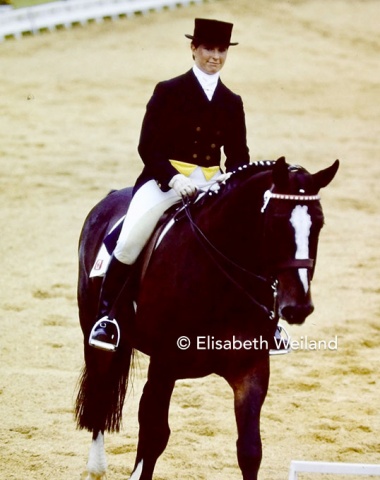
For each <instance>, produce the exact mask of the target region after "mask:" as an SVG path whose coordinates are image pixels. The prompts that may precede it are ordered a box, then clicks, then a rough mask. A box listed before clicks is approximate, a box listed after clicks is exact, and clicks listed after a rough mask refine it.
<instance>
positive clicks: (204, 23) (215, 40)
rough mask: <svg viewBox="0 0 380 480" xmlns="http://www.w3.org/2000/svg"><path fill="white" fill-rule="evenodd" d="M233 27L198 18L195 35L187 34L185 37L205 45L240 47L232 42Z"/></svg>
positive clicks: (217, 21)
mask: <svg viewBox="0 0 380 480" xmlns="http://www.w3.org/2000/svg"><path fill="white" fill-rule="evenodd" d="M232 27H233V24H232V23H227V22H221V21H219V20H209V19H207V18H196V19H195V25H194V35H186V34H185V37H187V38H190V39H191V40H193V41H196V42H198V43H199V44H204V45H225V46H230V45H238V43H236V42H235V43H231V42H230V40H231V33H232Z"/></svg>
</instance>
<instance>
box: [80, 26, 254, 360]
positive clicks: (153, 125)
mask: <svg viewBox="0 0 380 480" xmlns="http://www.w3.org/2000/svg"><path fill="white" fill-rule="evenodd" d="M232 28H233V25H232V24H231V23H227V22H222V21H218V20H210V19H204V18H196V19H195V25H194V34H193V35H186V37H187V38H189V39H191V44H190V48H191V52H192V57H193V60H194V65H193V67H192V68H191V69H190V70H189V71H188V72H186V73H185V74H183V75H180V76H178V77H175V78H173V79H171V80H167V81H163V82H160V83H158V85H157V86H156V88H155V90H154V92H153V96H152V97H151V99H150V101H149V102H148V105H147V108H146V113H145V117H144V120H143V124H142V128H141V136H140V142H139V146H138V151H139V154H140V156H141V159H142V161H143V163H144V169H143V171H142V173H141V175H140V176H139V178H138V180H137V182H136V185H135V189H134V196H133V199H132V202H131V205H130V207H129V210H128V213H127V215H126V218H125V220H124V223H123V227H122V230H121V234H120V237H119V240H118V243H117V246H116V248H115V251H114V252H113V255H112V257H111V260H110V263H109V266H108V269H107V272H106V274H105V277H104V279H103V284H102V288H101V293H100V301H99V311H98V317H97V319H98V321H97V322H96V323H95V325H94V328H93V329H92V331H91V334H90V338H89V343H90V345H92V346H94V347H97V348H101V349H105V350H110V351H112V350H115V349H116V348H117V345H118V343H119V337H120V333H119V332H120V331H119V326H118V324H117V321H116V319H113V318H108V315H109V313H110V310H111V308H112V305H113V303H114V301H115V300H116V298H117V297H118V295H119V292H120V289H121V288H122V285H123V284H124V283H125V281H126V279H127V278H128V276H129V275H130V272H131V270H132V269H131V265H133V264H134V263H135V261H136V259H137V257H138V255H139V254H140V252H141V250H142V249H143V247H144V245H145V243H146V242H147V240H148V239H149V237H150V236H151V234H152V232H153V230H154V228H155V226H156V224H157V222H158V220H159V218H160V217H161V215H162V214H163V213H164V211H165V210H167V209H168V208H169V207H170V206H172V205H173V204H175V203H176V202H178V201H180V199H181V197H185V198H186V197H193V196H195V195H196V193H197V191H198V189H200V188H202V187H205V186H207V185H212V184H214V183H215V182H218V181H219V182H220V181H223V180H224V179H225V178H226V175H228V172H230V171H232V170H235V169H236V168H238V167H239V166H240V165H243V164H247V163H249V149H248V146H247V140H246V123H245V114H244V109H243V102H242V99H241V97H240V96H239V95H237V94H235V93H233V92H232V91H231V90H229V89H228V88H227V87H226V86H225V85H224V84H223V83H222V81H221V80H220V78H219V75H220V70H221V69H222V67H223V66H224V63H225V61H226V58H227V53H228V49H229V47H230V46H231V45H237V43H231V41H230V40H231V33H232ZM221 149H223V151H224V155H225V163H224V169H223V170H222V165H221ZM224 171H225V172H227V173H223V172H224Z"/></svg>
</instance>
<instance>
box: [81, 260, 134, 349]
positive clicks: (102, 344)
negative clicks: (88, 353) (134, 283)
mask: <svg viewBox="0 0 380 480" xmlns="http://www.w3.org/2000/svg"><path fill="white" fill-rule="evenodd" d="M130 270H131V265H126V264H125V263H122V262H120V261H119V260H118V259H117V258H116V257H115V256H114V255H112V257H111V260H110V263H109V265H108V268H107V271H106V274H105V276H104V279H103V283H102V288H101V291H100V299H99V309H98V315H97V319H98V320H97V322H96V323H95V325H94V326H93V328H92V330H91V333H90V338H89V344H90V345H91V346H92V347H95V348H100V349H101V350H107V351H115V350H116V348H117V347H118V345H119V341H120V328H119V325H118V323H117V321H116V320H115V319H114V318H109V314H110V311H111V309H112V306H113V304H114V303H115V301H116V299H117V297H118V296H119V294H120V291H121V289H122V288H123V286H124V285H125V282H126V281H127V279H128V277H129V275H130Z"/></svg>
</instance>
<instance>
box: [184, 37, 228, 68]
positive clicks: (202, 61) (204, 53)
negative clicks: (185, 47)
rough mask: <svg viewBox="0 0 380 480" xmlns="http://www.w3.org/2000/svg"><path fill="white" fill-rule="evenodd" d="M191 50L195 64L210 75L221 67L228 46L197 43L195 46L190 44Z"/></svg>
mask: <svg viewBox="0 0 380 480" xmlns="http://www.w3.org/2000/svg"><path fill="white" fill-rule="evenodd" d="M191 50H192V52H193V57H194V61H195V64H196V66H197V67H198V68H199V69H200V70H202V72H204V73H207V74H208V75H212V74H213V73H217V72H219V71H220V70H221V69H222V67H223V65H224V62H225V61H226V58H227V52H228V47H224V46H213V45H199V46H198V47H195V46H194V45H193V44H192V45H191Z"/></svg>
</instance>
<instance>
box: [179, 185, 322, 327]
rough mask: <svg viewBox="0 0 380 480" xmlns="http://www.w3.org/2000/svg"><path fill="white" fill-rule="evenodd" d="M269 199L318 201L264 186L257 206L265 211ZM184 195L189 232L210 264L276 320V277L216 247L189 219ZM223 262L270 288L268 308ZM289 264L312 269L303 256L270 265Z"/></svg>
mask: <svg viewBox="0 0 380 480" xmlns="http://www.w3.org/2000/svg"><path fill="white" fill-rule="evenodd" d="M271 199H276V200H290V201H302V202H305V201H307V202H309V201H319V200H320V196H319V195H290V194H280V193H273V192H272V191H271V190H267V191H266V192H265V193H264V196H263V202H264V203H263V207H262V208H261V213H263V214H264V213H265V210H266V207H267V206H268V203H269V201H270V200H271ZM191 203H192V202H190V201H189V200H187V199H183V210H184V211H185V214H186V217H187V219H188V221H189V224H190V227H191V230H192V232H193V233H194V235H195V237H196V239H197V240H198V241H199V243H200V245H201V246H202V248H203V249H204V251H205V252H206V253H207V255H208V257H209V258H210V259H211V260H212V261H213V262H214V264H215V265H216V266H217V267H218V269H219V270H220V271H221V272H222V273H223V275H224V276H225V277H226V278H228V280H229V281H230V282H231V283H232V284H233V285H234V286H235V287H237V288H238V289H239V290H240V291H241V292H242V293H243V294H244V295H245V296H246V297H248V299H249V300H250V301H251V302H252V303H253V304H254V305H256V306H258V307H259V308H260V309H261V310H263V311H264V313H265V314H266V316H267V317H268V318H269V320H272V321H273V320H275V321H278V320H279V315H278V308H277V288H278V280H277V278H275V277H273V276H270V278H267V277H264V276H262V275H258V274H257V273H254V272H252V271H250V270H247V269H246V268H244V267H242V266H241V265H239V264H237V263H236V262H235V261H233V260H232V259H230V258H229V257H227V256H226V255H225V254H224V253H223V252H222V251H220V250H219V249H218V248H217V247H216V246H215V245H214V244H213V243H212V242H211V241H210V240H209V239H208V238H207V236H206V234H205V233H204V232H203V231H202V229H201V228H200V227H199V226H198V225H197V224H196V222H195V221H194V219H193V216H192V213H191V208H190V205H191ZM223 262H224V263H225V264H227V265H229V266H230V267H233V268H234V269H235V270H237V271H238V272H241V273H243V274H244V275H246V276H248V277H250V278H252V279H254V280H255V281H258V282H261V283H262V284H264V285H265V286H266V287H267V288H268V287H269V288H271V290H272V297H273V304H272V307H271V308H268V306H267V305H264V304H263V303H261V302H260V301H259V300H257V299H256V298H255V297H253V295H252V294H251V293H250V292H249V291H248V290H247V289H246V288H244V286H242V285H241V284H240V283H239V282H238V281H237V280H236V279H235V278H234V277H233V276H232V275H231V274H230V273H229V272H228V271H227V269H226V268H225V267H224V266H223ZM289 268H296V269H298V268H307V269H311V270H312V269H313V268H314V259H312V258H306V259H289V260H287V261H285V262H281V263H279V264H277V265H275V267H274V269H275V270H276V271H279V270H284V269H289Z"/></svg>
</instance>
